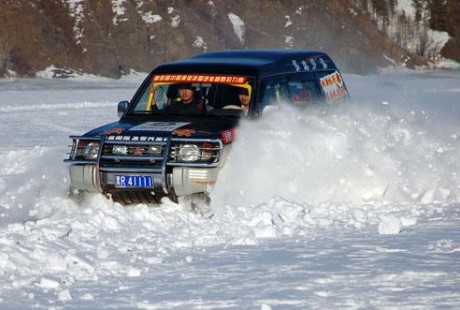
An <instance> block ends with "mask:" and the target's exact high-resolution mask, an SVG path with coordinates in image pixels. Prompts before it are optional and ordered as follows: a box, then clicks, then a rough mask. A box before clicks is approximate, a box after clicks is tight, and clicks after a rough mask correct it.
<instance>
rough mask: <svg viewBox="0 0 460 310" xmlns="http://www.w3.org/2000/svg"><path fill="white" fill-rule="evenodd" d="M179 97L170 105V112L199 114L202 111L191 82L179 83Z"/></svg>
mask: <svg viewBox="0 0 460 310" xmlns="http://www.w3.org/2000/svg"><path fill="white" fill-rule="evenodd" d="M177 92H178V95H179V96H178V98H177V99H176V100H174V101H173V102H171V104H170V105H169V106H168V112H170V113H173V114H197V113H201V111H202V103H201V101H200V100H199V98H198V96H197V94H196V92H195V90H194V89H193V87H192V85H191V84H179V86H178V89H177Z"/></svg>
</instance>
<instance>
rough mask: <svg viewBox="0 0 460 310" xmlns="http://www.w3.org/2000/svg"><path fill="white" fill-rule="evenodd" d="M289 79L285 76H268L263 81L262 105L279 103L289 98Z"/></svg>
mask: <svg viewBox="0 0 460 310" xmlns="http://www.w3.org/2000/svg"><path fill="white" fill-rule="evenodd" d="M287 87H288V86H287V80H286V78H285V77H277V78H273V77H272V78H268V79H266V80H265V81H263V82H262V92H261V94H262V95H261V103H262V104H261V107H262V108H264V107H265V106H270V105H278V104H281V103H282V102H283V101H286V99H288V90H287Z"/></svg>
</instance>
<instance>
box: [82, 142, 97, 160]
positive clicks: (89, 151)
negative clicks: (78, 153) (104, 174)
mask: <svg viewBox="0 0 460 310" xmlns="http://www.w3.org/2000/svg"><path fill="white" fill-rule="evenodd" d="M98 153H99V143H97V142H90V143H88V144H87V145H86V146H85V148H84V149H83V154H82V155H83V157H85V158H86V159H97V154H98Z"/></svg>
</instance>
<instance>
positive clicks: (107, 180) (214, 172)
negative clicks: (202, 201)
mask: <svg viewBox="0 0 460 310" xmlns="http://www.w3.org/2000/svg"><path fill="white" fill-rule="evenodd" d="M219 171H220V167H212V168H197V167H174V168H172V170H171V173H168V174H166V175H162V174H152V173H136V175H149V176H151V177H152V179H153V186H152V187H151V188H142V189H138V188H117V187H116V185H115V177H116V175H120V174H123V175H131V174H130V173H124V172H123V171H118V172H98V169H97V166H96V165H95V164H73V165H71V166H70V172H69V173H70V181H71V184H72V187H73V188H75V189H78V190H82V191H86V192H99V193H106V192H113V191H140V190H142V191H146V192H153V193H155V194H157V195H169V194H171V193H174V194H175V195H177V196H185V195H191V194H196V193H207V192H208V191H209V188H210V186H212V185H214V184H215V182H216V180H217V176H218V174H219Z"/></svg>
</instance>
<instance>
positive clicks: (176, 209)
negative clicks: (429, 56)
mask: <svg viewBox="0 0 460 310" xmlns="http://www.w3.org/2000/svg"><path fill="white" fill-rule="evenodd" d="M76 3H77V2H76ZM459 79H460V73H459V72H455V71H452V72H387V73H383V74H381V75H375V76H358V75H347V76H346V81H347V82H348V87H349V89H350V92H351V94H352V99H353V102H352V103H351V104H350V105H348V106H341V107H337V108H333V107H321V108H313V109H308V110H305V111H304V112H302V113H298V112H294V111H290V110H278V111H270V112H271V113H270V114H268V115H266V117H265V118H264V119H262V120H260V121H255V122H249V121H248V122H243V123H242V124H241V126H240V127H239V129H238V132H237V141H236V143H235V145H234V148H233V150H232V155H231V157H230V159H229V162H228V164H227V165H226V168H225V170H224V171H223V173H222V175H221V178H220V179H219V182H218V184H217V185H216V187H215V188H214V191H213V193H212V198H213V201H212V205H211V208H210V209H208V208H205V207H204V206H203V207H202V208H201V209H200V210H198V211H192V210H190V208H189V207H188V205H187V202H182V203H180V204H175V203H173V202H171V201H168V200H164V201H163V202H162V203H161V205H159V206H155V205H150V206H147V205H136V206H131V207H122V206H121V205H119V204H114V203H113V202H111V201H110V200H108V199H106V198H105V197H103V196H101V195H89V196H87V197H86V198H84V199H83V200H82V201H80V202H76V201H73V200H70V199H69V198H68V197H67V195H66V193H67V187H68V179H67V170H66V169H67V167H66V165H65V164H64V163H63V162H62V160H63V159H64V158H65V157H66V156H67V155H66V153H67V152H68V151H69V148H68V145H69V143H70V139H68V135H70V134H81V133H84V132H85V131H88V130H89V129H91V128H93V127H95V126H97V125H100V124H103V123H106V122H111V121H114V120H116V103H117V102H118V101H119V100H123V99H130V98H131V96H132V94H133V93H134V90H135V89H136V87H137V86H138V84H139V83H140V81H141V80H142V77H139V76H138V77H136V76H134V77H130V78H125V79H122V80H119V81H114V80H109V79H102V78H83V79H77V80H76V79H69V80H48V79H34V80H20V79H19V80H1V81H0V123H1V124H2V130H1V132H0V308H1V309H19V308H22V309H24V308H36V309H37V308H38V309H50V308H52V309H62V308H65V309H83V308H92V309H103V308H134V309H264V310H266V309H308V308H311V309H336V308H342V309H343V308H351V309H357V308H360V309H361V308H377V309H382V308H384V309H387V308H404V309H408V308H410V309H420V308H423V309H434V308H436V309H437V308H450V309H453V308H458V307H460V292H459V290H458V283H459V281H460V260H459V259H458V258H459V255H460V254H459V252H460V241H459V240H460V162H459V161H458V158H460V125H459V123H458V120H459V119H460V103H459V101H458V98H459V96H460V86H459V83H458V81H459Z"/></svg>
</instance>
